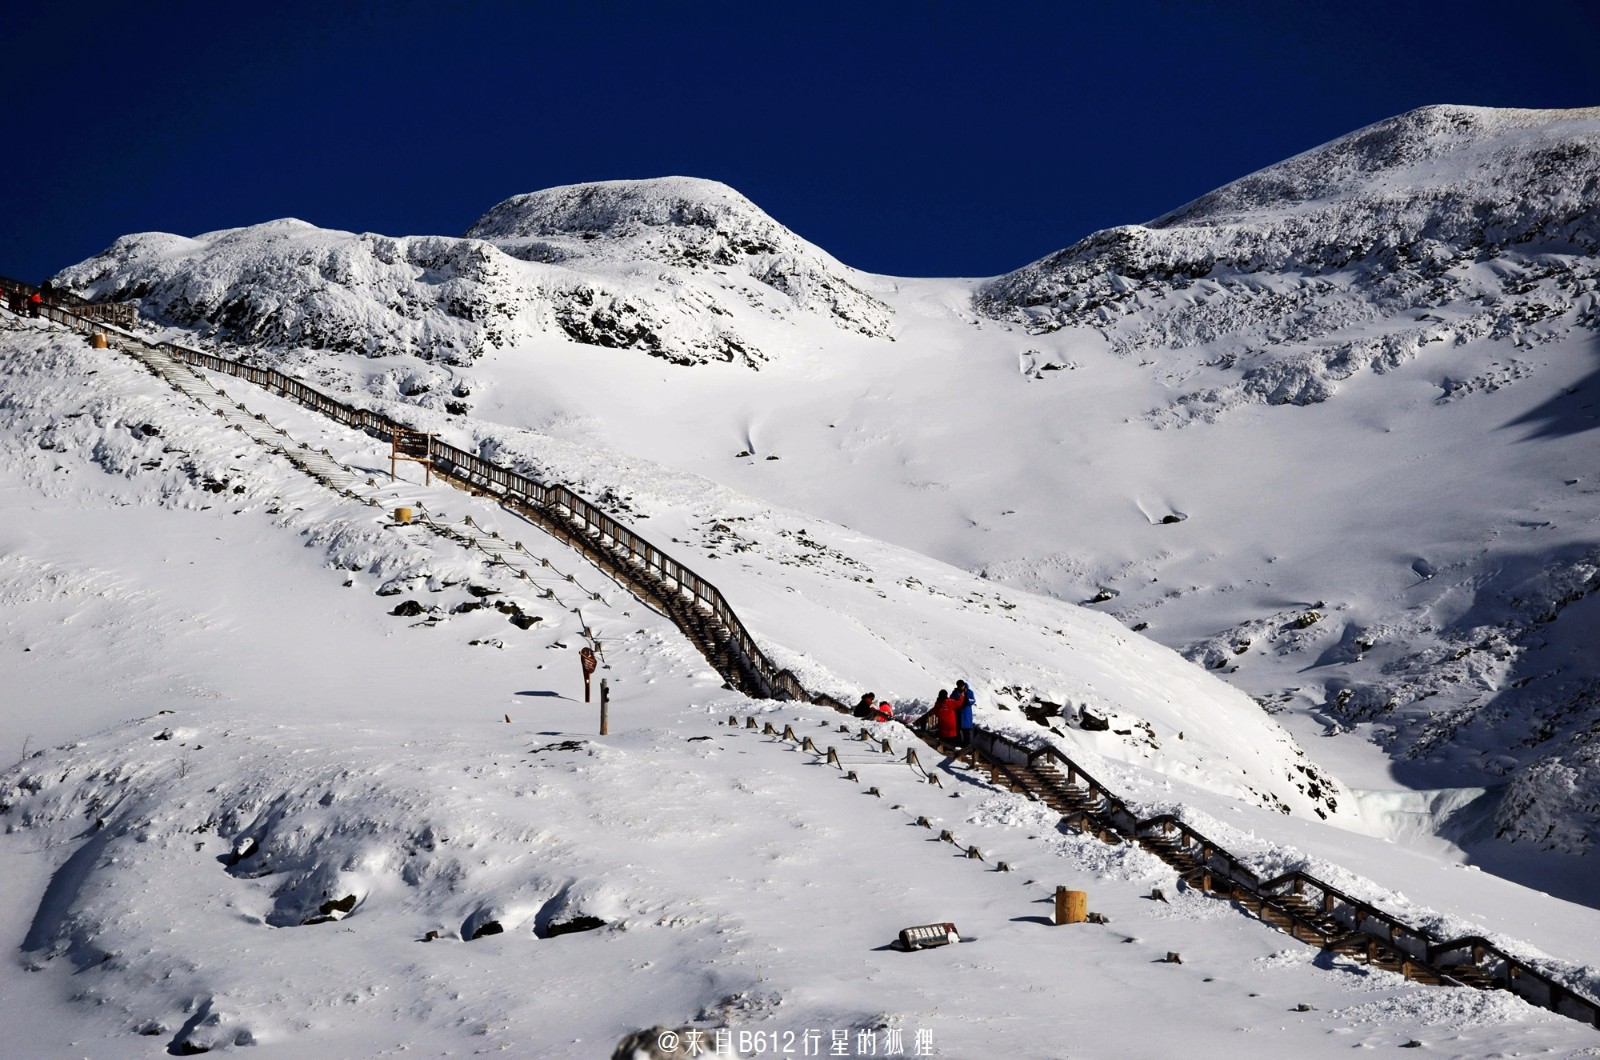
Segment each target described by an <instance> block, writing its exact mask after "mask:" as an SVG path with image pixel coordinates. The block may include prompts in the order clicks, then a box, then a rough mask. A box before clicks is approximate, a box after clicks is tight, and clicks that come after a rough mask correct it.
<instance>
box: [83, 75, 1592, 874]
mask: <svg viewBox="0 0 1600 1060" xmlns="http://www.w3.org/2000/svg"><path fill="white" fill-rule="evenodd" d="M1597 145H1600V111H1595V110H1580V111H1549V112H1545V111H1539V112H1535V111H1493V110H1484V109H1476V108H1465V107H1432V108H1425V109H1423V110H1420V111H1416V112H1412V113H1410V114H1406V115H1402V116H1400V117H1398V118H1394V119H1391V120H1389V121H1385V122H1381V123H1379V124H1377V125H1374V126H1372V127H1370V128H1368V129H1364V130H1360V131H1358V132H1356V133H1352V134H1351V135H1349V136H1346V137H1343V138H1341V139H1339V140H1336V141H1334V142H1333V143H1330V144H1327V145H1325V146H1323V147H1319V148H1316V149H1314V150H1312V151H1309V152H1307V153H1305V154H1303V155H1300V156H1297V157H1296V158H1293V159H1290V160H1288V161H1286V162H1284V163H1281V164H1279V165H1277V166H1273V167H1269V168H1268V169H1266V170H1263V171H1262V172H1260V173H1257V174H1254V175H1251V176H1249V177H1245V178H1243V179H1241V180H1239V181H1236V182H1234V183H1232V184H1229V185H1227V186H1226V187H1224V188H1221V189H1218V190H1217V191H1216V192H1213V193H1211V194H1210V195H1207V196H1204V197H1202V198H1201V199H1199V200H1197V201H1196V202H1194V203H1192V204H1190V205H1188V206H1186V207H1183V208H1181V209H1179V210H1176V211H1174V212H1172V213H1171V214H1168V215H1166V216H1164V217H1161V218H1158V219H1156V220H1155V221H1152V222H1150V223H1148V224H1146V225H1142V226H1130V227H1125V228H1118V229H1113V230H1110V231H1108V232H1103V233H1097V234H1095V235H1092V236H1090V237H1088V238H1087V239H1084V240H1082V241H1080V242H1079V243H1077V244H1074V245H1073V246H1071V247H1069V248H1067V249H1066V250H1063V251H1061V252H1060V253H1058V254H1055V255H1052V256H1050V257H1049V258H1046V259H1044V260H1043V261H1041V262H1038V263H1035V264H1033V265H1030V266H1028V267H1026V268H1024V269H1021V270H1018V271H1017V272H1015V273H1012V274H1009V275H1007V276H1003V277H999V278H997V279H994V280H991V281H987V282H983V283H977V284H974V283H970V282H967V281H954V280H952V281H939V280H895V279H891V278H885V277H871V276H864V275H861V274H859V273H856V272H854V271H852V270H849V269H846V268H844V267H843V266H840V265H839V264H838V263H837V262H835V261H833V259H831V258H829V257H828V256H827V255H826V254H824V253H822V252H821V251H819V250H817V249H816V248H814V247H811V246H809V245H808V244H805V243H804V242H803V241H800V240H798V239H797V238H796V237H794V236H793V235H792V234H791V233H788V232H787V231H786V230H784V229H782V228H781V227H779V226H778V225H777V224H776V223H775V222H773V221H771V219H769V218H767V217H766V216H765V215H764V214H762V213H761V212H760V211H759V210H757V209H756V208H755V207H754V206H752V205H751V204H750V203H749V202H748V201H747V200H745V199H744V198H743V197H741V196H739V195H738V194H737V193H735V192H733V191H731V190H730V189H727V188H725V187H723V186H721V185H717V184H713V183H710V182H705V181H693V180H687V179H682V178H672V179H663V180H658V181H642V182H612V183H605V184H595V185H582V186H577V187H573V188H559V189H552V190H550V191H546V192H538V193H534V194H532V195H524V196H517V197H515V198H512V199H509V200H507V201H506V202H504V203H502V204H500V205H499V206H497V207H495V208H494V209H492V210H491V211H489V213H488V214H486V215H485V216H484V217H483V218H482V219H481V220H480V221H479V222H478V223H477V224H476V225H474V226H473V228H472V229H471V230H470V231H469V233H468V235H467V238H464V239H447V238H442V237H408V238H389V237H380V236H372V235H362V236H354V235H349V234H344V233H328V232H322V231H319V230H316V229H312V228H309V227H308V226H304V225H301V224H299V223H296V222H278V223H275V224H273V225H267V226H257V227H256V228H251V229H239V230H233V231H230V232H225V233H215V234H212V235H209V236H203V237H199V238H198V239H195V240H186V239H182V238H180V237H176V236H135V237H129V238H128V239H126V240H123V241H119V243H118V244H117V245H116V246H114V247H113V248H111V250H109V251H107V252H106V254H103V255H101V256H99V257H97V258H94V259H91V260H90V261H88V262H85V263H83V264H82V265H79V266H75V267H73V268H72V269H68V270H66V271H65V272H63V273H62V274H61V276H60V277H58V279H59V280H60V281H61V282H64V283H66V284H68V285H69V286H71V287H73V288H74V289H76V290H78V291H80V292H82V293H85V294H89V295H93V296H98V297H113V296H126V297H135V298H140V299H142V304H143V306H144V308H145V312H146V313H147V314H149V315H151V316H153V317H155V318H157V319H158V320H160V321H162V322H164V323H166V324H169V325H173V326H177V327H180V328H183V329H186V330H187V331H188V332H189V333H190V334H198V335H199V336H201V337H203V338H214V339H218V340H222V341H227V342H231V343H236V344H243V345H246V346H249V347H251V348H252V349H253V350H254V351H255V352H256V353H257V354H258V355H260V356H262V357H265V358H268V359H271V360H273V361H276V362H277V363H280V364H283V365H286V366H291V367H294V368H295V369H296V370H299V371H304V372H306V373H308V374H310V375H312V376H314V377H315V378H317V379H319V380H321V381H323V382H325V383H328V384H330V385H334V386H337V387H342V388H348V389H351V390H355V391H358V392H365V393H367V394H370V395H372V396H373V397H375V398H380V399H384V400H406V401H410V402H413V403H415V404H418V405H420V406H422V407H423V408H424V409H427V410H430V411H432V412H435V413H440V412H449V413H452V414H454V418H453V419H452V420H448V421H441V422H445V423H454V424H456V425H457V426H458V427H459V428H460V429H461V430H463V431H465V432H467V433H468V434H469V435H471V436H473V437H481V436H483V435H484V433H485V432H486V431H487V430H488V428H487V427H486V426H485V424H495V425H498V427H504V428H511V429H514V430H516V429H521V430H522V431H531V432H534V433H533V434H531V435H530V434H527V433H517V434H516V435H515V437H516V438H517V439H518V440H519V442H518V444H519V445H520V446H521V447H522V450H523V451H524V452H525V453H531V452H532V451H534V450H537V451H538V453H539V455H538V457H537V458H536V459H535V458H533V457H531V456H530V457H528V459H530V461H532V466H536V467H537V468H538V469H539V470H541V471H544V472H546V473H548V474H550V475H551V476H552V477H556V478H562V479H567V480H571V481H574V482H577V483H580V484H583V485H586V486H588V487H589V488H590V492H591V493H592V494H593V495H594V496H597V497H601V498H612V499H614V500H619V501H620V499H621V498H623V497H625V496H629V495H632V494H633V493H635V492H637V490H638V483H637V480H636V477H635V476H633V475H632V474H631V472H629V471H627V470H626V462H627V459H628V457H629V456H635V457H648V458H649V459H651V460H652V461H656V462H659V463H661V464H665V465H669V466H672V467H675V468H678V469H680V470H682V471H685V472H689V473H691V474H694V475H699V476H704V477H705V478H708V479H711V480H715V481H717V482H720V483H722V484H723V485H726V486H729V487H732V488H734V489H735V490H737V491H739V492H740V493H744V494H750V495H754V496H758V497H761V498H763V499H764V500H766V501H769V502H772V503H775V504H777V505H780V506H782V507H785V508H789V509H793V510H798V511H805V512H808V513H812V514H815V515H818V516H821V517H824V518H826V519H830V520H832V521H834V522H837V523H842V524H846V525H848V526H849V527H851V528H852V529H854V530H857V531H862V532H864V533H866V534H868V535H870V536H872V537H876V538H881V539H884V540H888V541H893V542H895V543H897V544H900V545H904V546H907V547H910V548H912V549H914V550H916V551H919V552H922V553H925V554H927V555H930V556H933V557H936V558H939V559H942V560H945V561H948V562H951V563H954V564H955V565H957V566H959V567H964V568H966V569H968V570H971V571H975V572H980V573H982V574H983V575H984V576H986V577H987V578H988V579H990V580H992V581H994V582H997V583H1003V584H1005V585H1008V586H1010V587H1012V588H1019V589H1026V590H1032V591H1036V592H1041V593H1044V594H1047V595H1052V596H1056V597H1059V598H1062V599H1065V600H1068V601H1073V602H1084V603H1087V604H1089V605H1090V606H1092V607H1095V608H1098V609H1100V610H1102V611H1106V612H1109V613H1110V614H1112V615H1114V616H1116V617H1117V618H1119V619H1120V620H1121V621H1122V622H1123V623H1124V624H1126V625H1128V626H1131V627H1133V628H1134V629H1135V630H1136V631H1140V632H1142V633H1144V634H1145V635H1147V636H1150V637H1153V638H1156V639H1158V640H1160V641H1161V642H1162V643H1164V644H1167V645H1168V646H1171V647H1174V648H1177V649H1179V650H1181V651H1183V652H1184V653H1185V654H1187V655H1189V656H1190V658H1192V659H1193V660H1195V661H1196V662H1198V663H1200V664H1202V665H1204V666H1206V667H1208V668H1210V669H1212V670H1213V671H1215V672H1216V673H1218V674H1220V675H1222V676H1224V677H1225V678H1227V679H1228V680H1230V681H1232V682H1233V683H1235V684H1236V685H1238V686H1239V687H1240V688H1242V689H1244V690H1245V691H1247V692H1249V693H1250V694H1251V695H1253V696H1254V697H1256V699H1257V700H1258V701H1259V702H1260V703H1262V704H1263V705H1264V706H1265V707H1266V708H1267V709H1268V710H1270V711H1273V712H1278V711H1283V712H1285V713H1284V714H1283V715H1282V720H1284V721H1285V722H1286V723H1288V724H1290V725H1291V727H1293V728H1294V729H1295V731H1296V732H1297V733H1298V734H1299V735H1301V736H1302V737H1306V736H1310V735H1313V734H1324V735H1332V736H1337V737H1339V738H1338V739H1335V740H1333V741H1332V742H1329V743H1322V744H1318V748H1319V755H1318V757H1320V758H1323V759H1326V760H1330V761H1333V762H1335V763H1336V765H1337V769H1336V771H1337V772H1343V773H1347V774H1348V775H1349V776H1351V777H1352V778H1354V782H1355V786H1357V787H1374V788H1376V787H1386V786H1390V785H1399V786H1403V787H1407V788H1420V789H1429V790H1432V789H1439V788H1451V789H1474V788H1481V789H1483V790H1484V792H1485V793H1486V794H1485V797H1484V798H1483V799H1481V800H1479V802H1478V803H1476V804H1474V810H1473V812H1472V813H1471V814H1462V815H1458V818H1457V820H1456V822H1455V826H1454V827H1455V828H1456V832H1454V833H1453V834H1455V835H1456V837H1457V838H1458V839H1461V840H1462V841H1463V842H1467V841H1469V840H1471V839H1472V837H1474V836H1476V837H1478V838H1481V837H1482V835H1483V833H1485V832H1488V833H1498V834H1501V835H1503V836H1504V837H1507V838H1512V839H1518V840H1529V841H1533V842H1534V843H1537V844H1539V845H1541V846H1545V847H1549V848H1552V849H1559V850H1568V851H1582V850H1585V849H1588V848H1589V846H1590V845H1591V844H1592V843H1593V841H1594V839H1595V838H1596V837H1597V836H1600V764H1597V761H1596V755H1597V752H1596V748H1595V737H1594V735H1593V728H1594V726H1595V724H1596V722H1597V716H1596V713H1595V711H1596V709H1597V708H1596V706H1595V703H1596V700H1597V698H1600V697H1597V695H1596V691H1595V690H1596V689H1597V688H1600V663H1596V662H1595V661H1594V659H1593V656H1592V652H1589V651H1588V650H1587V645H1589V644H1591V643H1592V639H1593V631H1594V629H1595V619H1594V617H1593V616H1592V615H1591V612H1592V611H1593V609H1594V606H1595V605H1594V603H1593V598H1594V589H1595V588H1596V587H1597V585H1600V573H1597V572H1600V552H1597V545H1596V535H1595V533H1594V529H1593V528H1594V525H1595V523H1594V520H1595V519H1596V518H1600V500H1597V498H1600V493H1597V490H1596V486H1595V483H1594V480H1593V459H1592V435H1591V434H1590V432H1591V430H1592V427H1593V425H1594V424H1595V423H1596V422H1597V421H1596V420H1595V419H1594V417H1595V412H1594V410H1593V406H1592V401H1591V400H1590V398H1589V394H1590V393H1591V391H1592V387H1593V385H1594V378H1595V377H1594V364H1593V357H1594V341H1595V330H1596V326H1597V322H1600V312H1597V302H1596V297H1597V295H1596V290H1597V279H1596V276H1597V261H1596V246H1597V238H1600V236H1597V232H1600V222H1597V220H1596V217H1597V213H1596V211H1597V206H1596V203H1597V200H1600V193H1597V171H1600V161H1597V160H1600V147H1597ZM619 299H620V301H619ZM891 330H892V333H893V335H894V337H896V338H897V339H898V340H899V341H897V342H894V343H889V342H886V341H885V340H884V336H886V335H888V334H889V333H890V332H891ZM597 345H600V346H612V347H630V348H632V349H635V350H637V351H640V352H642V353H648V354H653V355H657V356H661V357H666V358H668V359H670V360H676V361H680V362H693V363H701V362H705V368H704V369H702V370H699V371H694V372H671V371H669V372H665V373H661V372H659V371H655V370H652V366H653V364H654V362H653V361H651V360H649V359H643V358H638V357H632V358H630V357H625V356H617V355H606V356H596V354H597V353H598V351H597V350H596V346H597ZM378 353H381V354H387V355H388V356H385V357H382V358H381V359H377V360H374V359H373V358H371V357H369V356H365V355H367V354H378ZM728 360H732V361H734V362H735V363H736V364H750V365H754V364H761V365H762V366H763V371H761V372H759V373H752V372H748V371H737V370H729V368H728V367H724V366H722V365H720V364H717V363H715V362H721V361H728ZM686 407H693V408H694V409H695V410H696V415H695V417H694V418H693V422H692V423H685V422H684V417H683V416H682V410H683V409H684V408H686ZM558 442H559V443H565V444H557V443H558ZM495 444H496V445H498V444H499V443H495ZM596 447H599V448H598V449H597V448H596ZM603 450H612V451H615V452H616V453H618V454H621V456H619V457H617V458H616V459H612V458H609V457H608V458H605V459H597V458H595V457H593V456H592V455H590V454H593V453H595V452H599V451H603ZM715 507H716V505H715V504H714V503H710V502H708V503H707V505H706V506H705V508H704V510H703V511H702V512H701V513H700V518H701V519H703V523H704V526H705V527H712V526H715V525H723V526H729V527H731V526H732V525H733V524H731V523H729V522H727V521H726V520H724V519H721V518H719V517H718V515H717V513H716V510H715ZM624 514H632V513H630V512H628V511H626V510H624ZM639 514H641V515H648V511H640V512H639ZM684 540H685V542H692V543H693V547H694V549H695V550H696V551H694V552H691V553H690V554H689V555H688V556H687V557H686V558H688V559H690V560H691V562H693V561H694V560H695V557H696V555H697V554H698V555H704V556H707V557H709V556H712V555H725V554H726V553H724V552H719V551H718V546H719V544H726V539H725V538H719V536H718V535H717V534H716V533H706V534H704V535H700V536H695V537H690V538H685V539H684ZM752 547H753V546H752ZM863 679H864V680H865V679H867V678H863ZM1048 683H1049V682H1048V681H1045V682H1043V683H1042V684H1041V683H1040V682H1036V681H1033V680H1031V679H1018V680H1010V679H1007V678H1006V677H1005V676H1004V675H1003V674H1001V673H999V672H996V673H995V674H994V676H993V679H992V683H991V688H993V689H996V690H998V689H1001V688H1008V689H1013V690H1015V691H1016V692H1017V695H1015V696H1013V697H1012V699H1013V700H1016V701H1021V702H1025V701H1027V700H1028V699H1029V698H1030V697H1036V698H1038V699H1039V700H1041V701H1048V702H1059V697H1060V695H1062V693H1060V692H1059V691H1052V690H1050V689H1049V688H1047V687H1045V686H1046V685H1048ZM1052 697H1057V698H1052ZM1019 705H1020V702H1019ZM1375 744H1376V745H1377V747H1378V748H1379V749H1380V752H1381V753H1369V752H1371V751H1373V749H1374V745H1375ZM1460 801H1461V800H1460V799H1459V798H1457V797H1455V796H1452V797H1450V798H1448V799H1444V800H1443V802H1445V803H1448V804H1451V805H1456V804H1459V802H1460ZM1482 856H1485V857H1487V856H1488V855H1482Z"/></svg>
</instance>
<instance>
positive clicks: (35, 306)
mask: <svg viewBox="0 0 1600 1060" xmlns="http://www.w3.org/2000/svg"><path fill="white" fill-rule="evenodd" d="M42 305H44V298H43V297H42V296H41V295H40V294H39V292H38V291H35V292H33V297H32V298H30V299H28V315H29V316H35V317H36V316H38V315H39V307H40V306H42Z"/></svg>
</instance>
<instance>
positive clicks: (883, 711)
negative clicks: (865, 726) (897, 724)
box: [873, 699, 894, 721]
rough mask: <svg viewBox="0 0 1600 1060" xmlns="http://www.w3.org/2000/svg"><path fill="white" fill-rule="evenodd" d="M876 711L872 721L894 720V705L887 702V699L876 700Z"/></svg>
mask: <svg viewBox="0 0 1600 1060" xmlns="http://www.w3.org/2000/svg"><path fill="white" fill-rule="evenodd" d="M877 711H878V713H877V715H876V716H875V717H874V718H873V720H874V721H893V720H894V707H893V706H891V705H890V704H889V701H888V700H887V699H880V700H878V704H877Z"/></svg>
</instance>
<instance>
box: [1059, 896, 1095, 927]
mask: <svg viewBox="0 0 1600 1060" xmlns="http://www.w3.org/2000/svg"><path fill="white" fill-rule="evenodd" d="M1087 919H1089V892H1088V891H1069V890H1067V889H1066V888H1065V887H1057V888H1056V923H1057V924H1081V923H1083V922H1084V921H1085V920H1087Z"/></svg>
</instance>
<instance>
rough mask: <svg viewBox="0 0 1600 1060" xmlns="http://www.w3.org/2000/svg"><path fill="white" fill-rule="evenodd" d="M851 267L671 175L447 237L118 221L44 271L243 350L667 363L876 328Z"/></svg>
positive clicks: (489, 219)
mask: <svg viewBox="0 0 1600 1060" xmlns="http://www.w3.org/2000/svg"><path fill="white" fill-rule="evenodd" d="M480 237H481V238H480ZM852 275H854V274H853V271H852V270H850V269H847V268H846V267H845V266H843V265H840V264H839V263H838V262H837V261H835V260H834V259H832V258H830V257H828V256H827V255H826V254H823V253H822V252H821V251H820V250H817V249H816V248H815V247H812V246H811V245H810V244H808V243H805V242H804V241H803V240H801V239H799V238H798V237H797V236H795V235H794V234H793V233H791V232H789V231H788V230H787V229H785V228H783V227H782V226H781V225H779V224H777V223H776V222H775V221H773V220H772V219H771V218H769V217H767V216H766V215H765V214H763V213H762V212H761V211H760V210H759V209H757V208H756V207H755V206H754V205H752V204H751V203H750V202H749V201H748V200H746V199H744V198H743V197H742V196H740V195H738V194H737V193H736V192H734V191H733V190H732V189H730V188H726V187H724V186H723V185H720V184H715V183H712V182H709V181H691V180H685V179H677V178H674V179H668V180H663V181H630V182H621V183H617V184H599V185H579V186H575V187H570V188H557V189H553V190H551V191H547V192H539V193H536V194H534V195H526V196H519V197H517V198H515V199H510V200H507V201H506V202H505V203H502V204H501V205H499V206H497V207H495V209H494V210H492V211H490V213H489V214H488V215H486V216H485V217H484V218H483V219H482V220H481V221H479V222H478V224H476V225H474V226H473V229H472V231H471V232H470V233H469V235H468V236H467V237H464V238H447V237H439V236H412V237H403V238H391V237H388V236H381V235H374V234H371V233H364V234H360V235H357V234H354V233H349V232H337V231H328V230H324V229H319V228H316V227H315V226H312V225H308V224H305V223H304V222H301V221H294V220H284V221H274V222H271V223H268V224H263V225H254V226H251V227H248V228H237V229H229V230H226V231H221V232H212V233H208V234H206V235H201V236H198V237H195V238H193V239H186V238H183V237H181V236H173V235H167V234H162V233H145V234H140V235H132V236H127V237H124V238H123V239H119V240H118V241H117V242H116V243H115V244H113V245H112V246H111V248H110V249H108V250H107V251H105V252H104V253H103V254H100V255H98V256H96V257H94V258H91V259H89V260H88V261H86V262H83V263H82V264H79V265H76V266H73V267H72V268H69V269H66V270H64V271H63V272H61V273H60V274H59V275H58V276H57V277H56V281H57V282H58V283H60V284H62V285H64V286H66V287H68V288H70V289H72V290H74V291H77V292H79V293H82V294H84V295H87V296H89V297H93V298H97V299H129V300H137V301H139V302H141V303H142V308H143V311H144V312H145V313H146V314H147V315H153V316H156V317H157V318H158V319H160V320H162V321H164V322H166V323H170V324H175V325H179V326H182V327H189V328H195V329H197V330H199V331H200V332H201V334H202V335H204V336H205V337H207V338H214V339H217V340H220V341H223V342H227V343H230V344H233V345H239V346H247V347H253V348H260V349H274V348H279V349H282V348H294V347H303V348H310V349H317V350H329V351H335V352H350V353H358V354H364V355H368V356H374V357H381V356H385V355H389V354H395V353H417V354H420V355H422V356H424V357H429V358H434V359H439V360H442V361H445V362H448V363H455V364H465V363H470V362H471V361H472V360H474V359H475V358H476V357H477V356H478V355H480V354H481V353H483V352H484V350H485V349H487V348H490V347H497V346H506V345H510V344H513V343H516V342H519V341H524V340H529V339H535V338H539V337H543V336H551V335H554V336H560V337H565V338H568V339H572V340H575V341H577V342H582V343H587V344H591V345H594V346H601V347H609V348H613V349H631V350H639V351H642V352H644V353H647V354H650V355H651V356H655V357H660V358H662V359H664V360H668V361H671V362H673V363H676V364H698V363H705V362H711V361H728V362H735V363H741V364H745V365H749V366H757V365H759V364H760V363H761V362H762V361H764V360H766V359H767V357H768V354H767V353H766V352H765V351H764V350H763V348H762V346H761V344H760V340H758V339H757V338H755V337H754V333H759V332H761V330H762V329H763V328H766V329H770V328H771V323H770V321H772V320H774V319H776V320H785V319H794V318H797V317H808V316H821V317H823V318H825V319H827V320H829V321H831V322H832V323H834V324H837V325H838V326H840V327H842V328H846V329H848V330H850V331H856V332H861V333H865V334H868V335H874V336H878V335H885V334H887V331H888V327H889V323H890V319H891V318H890V314H889V311H888V309H887V308H886V307H884V306H883V305H882V303H880V302H878V301H877V300H876V299H874V298H872V297H871V296H869V295H867V294H865V293H864V292H862V291H861V290H859V289H858V288H857V287H856V286H854V284H853V283H852V282H851V279H850V277H851V276H852Z"/></svg>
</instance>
